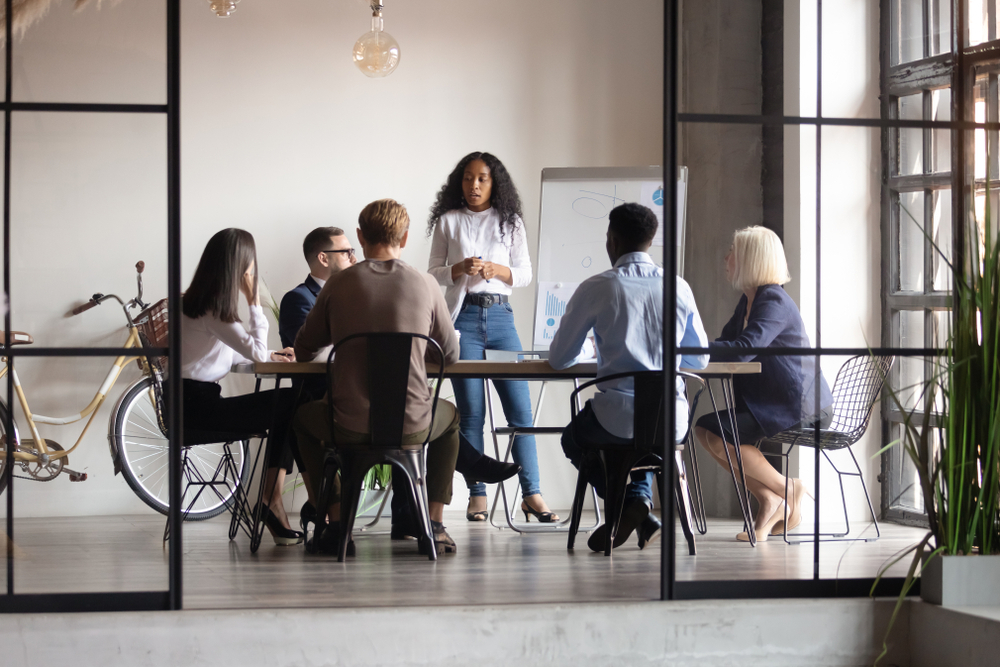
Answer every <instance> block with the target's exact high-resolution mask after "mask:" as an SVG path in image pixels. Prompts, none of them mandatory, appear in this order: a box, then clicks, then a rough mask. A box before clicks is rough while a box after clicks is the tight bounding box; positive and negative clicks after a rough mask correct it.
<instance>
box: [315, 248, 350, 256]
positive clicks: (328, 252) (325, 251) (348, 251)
mask: <svg viewBox="0 0 1000 667" xmlns="http://www.w3.org/2000/svg"><path fill="white" fill-rule="evenodd" d="M320 252H321V253H324V254H327V255H328V254H330V253H334V252H346V253H347V256H348V257H354V248H344V249H343V250H320Z"/></svg>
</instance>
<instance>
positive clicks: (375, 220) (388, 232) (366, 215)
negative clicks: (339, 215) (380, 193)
mask: <svg viewBox="0 0 1000 667" xmlns="http://www.w3.org/2000/svg"><path fill="white" fill-rule="evenodd" d="M358 225H360V226H361V233H362V234H363V235H364V237H365V241H366V242H368V243H369V244H371V245H390V246H398V245H399V244H400V243H401V242H402V241H403V235H404V234H406V232H408V231H409V229H410V215H409V214H408V213H407V212H406V207H405V206H403V205H402V204H400V203H399V202H397V201H395V200H394V199H379V200H378V201H373V202H372V203H371V204H368V206H365V207H364V208H363V209H361V215H359V216H358Z"/></svg>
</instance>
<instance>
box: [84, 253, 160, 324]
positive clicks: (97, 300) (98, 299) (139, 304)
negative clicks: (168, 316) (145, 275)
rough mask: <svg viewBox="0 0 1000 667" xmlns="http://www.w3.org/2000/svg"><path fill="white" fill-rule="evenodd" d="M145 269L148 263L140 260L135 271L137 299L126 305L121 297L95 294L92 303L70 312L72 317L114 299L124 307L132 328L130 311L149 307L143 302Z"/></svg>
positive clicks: (91, 299) (89, 302) (91, 298)
mask: <svg viewBox="0 0 1000 667" xmlns="http://www.w3.org/2000/svg"><path fill="white" fill-rule="evenodd" d="M145 269H146V262H143V261H142V260H139V261H138V262H136V263H135V271H136V276H135V280H136V288H137V289H136V297H135V298H134V299H132V300H131V301H129V302H128V303H125V302H124V301H122V299H121V297H119V296H117V295H115V294H95V295H94V296H92V297H90V301H88V302H87V303H84V304H82V305H79V306H77V307H76V308H74V309H73V310H71V311H70V312H69V314H70V315H71V316H72V315H79V314H80V313H83V312H86V311H88V310H90V309H91V308H93V307H94V306H99V305H101V303H102V302H104V301H106V300H108V299H114V300H115V301H117V302H118V303H120V304H121V305H122V307H124V308H125V316H126V317H127V318H128V321H129V326H132V318H131V317H129V313H128V311H129V309H130V308H146V307H147V306H148V304H146V303H144V302H143V300H142V272H143V271H144V270H145Z"/></svg>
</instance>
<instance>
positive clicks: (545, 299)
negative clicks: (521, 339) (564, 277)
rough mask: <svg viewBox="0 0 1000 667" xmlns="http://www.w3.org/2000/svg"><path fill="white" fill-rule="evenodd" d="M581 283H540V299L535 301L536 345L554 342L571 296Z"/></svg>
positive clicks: (547, 344)
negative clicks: (553, 339)
mask: <svg viewBox="0 0 1000 667" xmlns="http://www.w3.org/2000/svg"><path fill="white" fill-rule="evenodd" d="M579 286H580V283H549V282H539V283H538V299H537V301H536V302H535V345H545V346H546V347H547V346H549V345H551V344H552V338H553V337H554V336H555V335H556V331H557V330H558V329H559V323H560V322H561V321H562V316H563V313H565V312H566V304H567V303H569V298H570V297H571V296H573V293H574V292H576V288H577V287H579Z"/></svg>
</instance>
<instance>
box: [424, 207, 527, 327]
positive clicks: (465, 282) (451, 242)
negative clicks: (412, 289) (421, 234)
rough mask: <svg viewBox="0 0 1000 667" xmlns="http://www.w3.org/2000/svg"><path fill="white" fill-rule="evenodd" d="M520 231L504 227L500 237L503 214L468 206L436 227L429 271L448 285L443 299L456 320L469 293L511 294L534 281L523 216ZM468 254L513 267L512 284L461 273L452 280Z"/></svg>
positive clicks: (451, 214)
mask: <svg viewBox="0 0 1000 667" xmlns="http://www.w3.org/2000/svg"><path fill="white" fill-rule="evenodd" d="M517 221H518V222H519V223H520V224H518V226H517V230H516V231H515V232H514V233H513V234H511V233H510V232H509V231H507V230H505V231H504V235H503V237H502V238H501V236H500V215H499V214H498V213H497V212H496V209H494V208H492V207H491V208H488V209H486V210H485V211H482V212H479V213H474V212H473V211H470V210H469V209H467V208H462V209H456V210H454V211H448V212H447V213H445V214H444V215H442V216H441V219H440V220H438V223H437V225H436V226H435V227H434V235H433V238H432V239H431V255H430V260H429V261H428V267H427V271H428V272H429V273H430V274H431V275H432V276H434V277H435V278H436V279H437V281H438V283H440V284H441V285H444V286H445V288H446V289H445V292H444V300H445V302H446V303H447V304H448V309H449V310H450V311H451V320H452V321H453V322H454V321H455V319H456V318H457V317H458V313H459V311H460V310H461V309H462V302H463V301H464V300H465V295H466V294H467V293H475V292H490V293H493V294H508V295H509V294H510V293H511V291H512V287H526V286H527V285H530V284H531V257H529V256H528V235H527V234H526V233H525V231H524V222H522V221H521V219H520V218H518V219H517ZM466 257H482V258H483V260H484V261H487V262H494V263H496V264H502V265H504V266H506V267H509V268H510V274H511V278H512V280H513V285H508V284H507V283H505V282H504V281H502V280H500V279H499V278H493V279H492V280H485V279H484V278H483V277H482V276H469V275H466V274H462V275H461V276H459V278H458V279H457V280H452V277H451V267H452V265H453V264H457V263H458V262H461V261H462V260H463V259H465V258H466Z"/></svg>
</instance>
